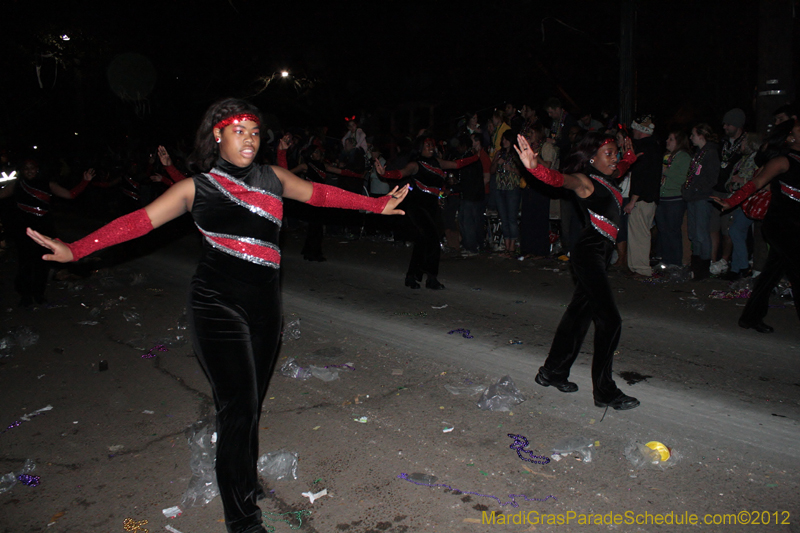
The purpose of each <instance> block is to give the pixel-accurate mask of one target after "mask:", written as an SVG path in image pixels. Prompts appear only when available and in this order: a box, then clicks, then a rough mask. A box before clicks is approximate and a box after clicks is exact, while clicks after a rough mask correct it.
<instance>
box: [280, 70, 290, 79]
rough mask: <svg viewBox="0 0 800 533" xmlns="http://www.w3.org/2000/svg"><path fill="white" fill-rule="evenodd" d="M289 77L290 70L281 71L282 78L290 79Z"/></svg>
mask: <svg viewBox="0 0 800 533" xmlns="http://www.w3.org/2000/svg"><path fill="white" fill-rule="evenodd" d="M288 77H289V71H288V70H282V71H281V78H288Z"/></svg>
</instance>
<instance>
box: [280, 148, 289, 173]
mask: <svg viewBox="0 0 800 533" xmlns="http://www.w3.org/2000/svg"><path fill="white" fill-rule="evenodd" d="M278 166H279V167H281V168H285V169H286V170H289V161H288V159H286V150H278Z"/></svg>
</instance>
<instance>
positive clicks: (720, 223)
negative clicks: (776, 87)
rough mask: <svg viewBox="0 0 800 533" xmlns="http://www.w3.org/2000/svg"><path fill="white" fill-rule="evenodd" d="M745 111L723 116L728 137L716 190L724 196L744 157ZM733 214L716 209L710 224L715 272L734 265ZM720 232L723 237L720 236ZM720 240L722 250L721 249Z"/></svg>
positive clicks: (724, 144)
mask: <svg viewBox="0 0 800 533" xmlns="http://www.w3.org/2000/svg"><path fill="white" fill-rule="evenodd" d="M744 123H745V115H744V111H742V110H741V109H739V108H738V107H737V108H734V109H731V110H730V111H728V112H727V113H725V115H724V116H723V117H722V130H723V131H724V133H725V138H724V141H723V142H722V144H721V145H720V153H719V176H718V177H717V184H716V185H714V188H713V192H712V194H713V195H714V196H719V197H720V198H727V197H728V196H730V192H728V190H727V189H726V184H727V183H728V180H730V177H731V173H732V172H733V169H734V168H735V167H736V165H737V163H738V162H739V160H740V159H742V155H743V152H742V143H743V142H744V140H745V134H744ZM732 216H733V214H732V213H730V212H728V213H725V214H721V213H716V212H714V213H712V214H711V220H710V224H709V228H708V230H709V232H710V234H711V260H712V263H711V268H710V271H711V273H712V274H724V273H725V272H727V271H728V268H729V267H730V260H731V253H732V251H733V244H732V243H731V238H730V236H729V235H728V231H729V228H730V225H731V221H732ZM720 236H721V237H722V238H721V239H720ZM720 242H721V243H722V251H720V246H719V245H720Z"/></svg>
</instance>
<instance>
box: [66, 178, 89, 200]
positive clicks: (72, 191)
mask: <svg viewBox="0 0 800 533" xmlns="http://www.w3.org/2000/svg"><path fill="white" fill-rule="evenodd" d="M88 185H89V180H83V179H82V180H81V182H80V183H79V184H77V185H76V186H74V187H73V188H72V189H70V191H69V195H70V196H71V197H72V198H73V199H74V198H75V197H76V196H78V195H79V194H80V193H82V192H83V190H84V189H85V188H86V187H87V186H88Z"/></svg>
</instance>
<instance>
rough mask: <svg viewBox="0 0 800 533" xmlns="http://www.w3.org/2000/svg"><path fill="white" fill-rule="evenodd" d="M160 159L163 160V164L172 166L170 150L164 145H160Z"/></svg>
mask: <svg viewBox="0 0 800 533" xmlns="http://www.w3.org/2000/svg"><path fill="white" fill-rule="evenodd" d="M158 159H159V161H161V164H162V165H164V166H165V167H169V166H172V158H171V157H170V156H169V152H167V149H166V148H164V147H163V146H159V147H158Z"/></svg>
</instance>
